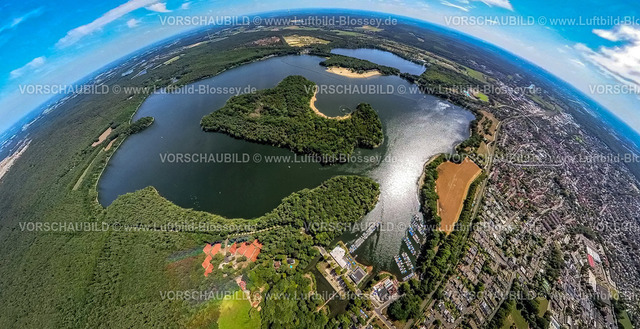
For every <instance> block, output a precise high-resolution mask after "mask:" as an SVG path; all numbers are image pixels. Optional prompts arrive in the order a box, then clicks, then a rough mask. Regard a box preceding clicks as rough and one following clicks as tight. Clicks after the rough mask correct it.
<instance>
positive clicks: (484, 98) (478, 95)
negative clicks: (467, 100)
mask: <svg viewBox="0 0 640 329" xmlns="http://www.w3.org/2000/svg"><path fill="white" fill-rule="evenodd" d="M474 96H476V98H477V99H479V100H481V101H483V102H488V101H489V96H487V95H485V94H483V93H481V92H477V93H475V94H474Z"/></svg>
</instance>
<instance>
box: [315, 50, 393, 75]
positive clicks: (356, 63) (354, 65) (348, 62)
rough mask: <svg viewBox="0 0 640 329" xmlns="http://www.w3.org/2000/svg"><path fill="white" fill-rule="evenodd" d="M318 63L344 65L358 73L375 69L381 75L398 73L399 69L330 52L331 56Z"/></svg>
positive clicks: (327, 65)
mask: <svg viewBox="0 0 640 329" xmlns="http://www.w3.org/2000/svg"><path fill="white" fill-rule="evenodd" d="M320 65H322V66H326V67H332V66H336V67H344V68H347V69H351V70H352V71H354V72H358V73H363V72H366V71H371V70H377V71H378V72H380V74H383V75H398V74H400V70H398V69H396V68H393V67H388V66H384V65H379V64H376V63H373V62H370V61H367V60H364V59H358V58H353V57H349V56H342V55H336V54H331V57H329V59H327V60H324V61H322V62H320Z"/></svg>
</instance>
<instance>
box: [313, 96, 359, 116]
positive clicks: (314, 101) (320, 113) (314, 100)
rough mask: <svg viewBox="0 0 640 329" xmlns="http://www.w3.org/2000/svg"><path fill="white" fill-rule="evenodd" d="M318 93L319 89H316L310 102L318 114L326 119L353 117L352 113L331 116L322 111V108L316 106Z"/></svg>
mask: <svg viewBox="0 0 640 329" xmlns="http://www.w3.org/2000/svg"><path fill="white" fill-rule="evenodd" d="M317 94H318V90H317V89H316V91H315V92H314V93H313V97H311V101H310V102H309V106H310V107H311V109H312V110H313V112H315V113H316V114H317V115H318V116H321V117H323V118H325V119H334V120H344V119H349V118H350V117H351V114H347V115H343V116H338V117H329V116H327V115H326V114H324V113H322V112H320V110H318V108H317V107H316V100H317V98H316V95H317Z"/></svg>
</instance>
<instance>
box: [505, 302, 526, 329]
mask: <svg viewBox="0 0 640 329" xmlns="http://www.w3.org/2000/svg"><path fill="white" fill-rule="evenodd" d="M513 324H515V325H516V328H518V329H528V328H529V324H528V323H527V320H525V319H524V318H523V317H522V314H521V313H520V311H518V310H517V309H516V308H515V307H513V308H512V309H511V313H509V317H507V318H506V319H505V320H504V323H503V324H502V329H509V328H511V326H512V325H513Z"/></svg>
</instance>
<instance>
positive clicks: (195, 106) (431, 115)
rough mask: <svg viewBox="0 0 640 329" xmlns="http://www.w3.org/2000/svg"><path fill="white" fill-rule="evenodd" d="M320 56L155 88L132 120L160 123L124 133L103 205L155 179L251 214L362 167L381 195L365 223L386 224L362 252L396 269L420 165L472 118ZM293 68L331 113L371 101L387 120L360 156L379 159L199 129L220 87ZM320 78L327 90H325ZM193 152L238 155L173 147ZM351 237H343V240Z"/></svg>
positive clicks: (219, 207)
mask: <svg viewBox="0 0 640 329" xmlns="http://www.w3.org/2000/svg"><path fill="white" fill-rule="evenodd" d="M371 51H373V50H371ZM375 52H379V51H378V50H375ZM396 57H397V56H396ZM322 60H323V59H322V58H319V57H314V56H306V55H303V56H286V57H276V58H270V59H267V60H263V61H259V62H255V63H251V64H247V65H244V66H241V67H238V68H234V69H232V70H229V71H226V72H224V73H222V74H220V75H218V76H215V77H213V78H210V79H207V80H203V81H200V82H197V83H194V84H192V85H190V86H187V87H188V88H191V89H196V90H198V88H205V87H206V88H207V90H209V91H214V92H206V93H196V94H189V93H187V92H182V93H180V92H179V93H174V94H154V95H152V96H150V97H149V98H148V99H147V100H146V101H145V102H144V103H143V104H142V105H141V107H140V109H139V110H138V112H137V113H136V114H135V116H134V120H137V119H139V118H141V117H145V116H152V117H154V118H155V122H154V124H153V125H152V126H151V127H149V128H148V129H147V130H145V131H143V132H141V133H139V134H136V135H132V136H130V137H128V138H127V140H126V141H125V142H124V143H123V144H122V145H121V146H120V148H119V149H118V150H117V152H116V153H115V154H114V155H113V157H112V158H111V160H110V161H109V163H108V165H107V167H106V169H105V171H104V173H103V175H102V177H101V178H100V181H99V184H98V192H99V201H100V203H101V204H102V205H104V206H107V205H109V204H111V202H113V200H115V199H116V198H117V197H118V196H119V195H121V194H125V193H128V192H133V191H135V190H138V189H142V188H144V187H147V186H150V185H151V186H154V187H155V188H156V189H157V190H158V191H159V192H160V194H161V195H162V196H164V197H165V198H167V199H169V200H171V201H172V202H174V203H175V204H177V205H179V206H182V207H186V208H194V209H197V210H203V211H208V212H212V213H216V214H220V215H222V216H225V217H230V218H234V217H244V218H253V217H257V216H260V215H262V214H264V213H266V212H268V211H270V210H272V209H273V208H275V207H276V206H277V205H278V204H279V203H280V200H281V199H282V198H284V197H286V196H287V195H289V194H291V193H292V192H295V191H297V190H301V189H304V188H313V187H315V186H318V185H319V184H320V183H322V182H323V181H325V180H327V179H329V178H330V177H333V176H336V175H343V174H357V175H365V176H368V177H371V178H373V179H375V180H376V181H377V182H378V183H380V187H381V196H380V200H379V202H378V204H377V206H376V207H375V209H374V210H373V211H372V212H371V213H370V214H368V215H367V216H366V217H365V219H364V220H363V225H362V227H366V225H367V224H369V223H375V222H377V221H383V222H384V223H385V224H386V223H388V224H389V226H387V227H388V228H389V229H387V230H382V231H381V232H378V233H376V234H374V235H373V236H372V237H371V238H370V239H369V240H368V241H367V243H366V244H365V245H363V246H362V247H361V248H360V249H358V250H357V252H356V254H357V256H358V260H359V261H361V262H363V263H366V264H373V265H374V266H376V267H377V268H382V269H385V270H389V271H393V272H396V271H397V267H396V265H395V264H394V261H393V256H394V255H395V254H397V252H398V251H399V250H400V248H401V246H402V238H403V236H404V235H405V231H404V229H405V228H406V225H407V224H408V223H409V222H410V220H411V218H412V217H413V215H414V214H416V213H417V211H418V209H419V202H418V194H417V193H418V192H417V190H418V187H417V180H418V178H419V176H420V174H421V172H422V168H423V165H424V163H425V162H426V161H428V159H429V158H430V157H431V156H433V155H434V154H437V153H441V152H450V151H452V150H453V148H454V146H455V144H457V143H459V142H460V141H462V140H464V139H465V138H467V137H468V136H469V123H470V122H471V120H473V119H474V116H473V114H472V113H470V112H469V111H466V110H464V109H462V108H459V107H456V106H453V105H451V104H450V103H447V102H445V101H442V100H439V99H437V98H435V97H432V96H427V95H424V94H421V93H419V92H417V90H415V86H412V85H410V84H409V83H407V82H406V81H404V80H402V79H400V78H399V77H396V76H375V77H371V78H366V79H356V78H346V77H343V76H339V75H335V74H333V73H328V72H326V70H325V68H323V67H322V66H320V65H319V63H320V62H321V61H322ZM395 60H396V61H397V63H396V64H397V65H396V66H400V67H402V65H408V64H407V63H405V62H407V61H405V60H403V59H401V58H399V57H397V59H395ZM409 63H410V62H409ZM390 64H394V63H390ZM390 64H389V63H387V64H385V65H388V66H392V65H390ZM410 64H413V63H410ZM414 65H415V64H414ZM289 75H303V76H304V77H306V78H307V79H309V80H311V81H313V82H315V83H316V84H318V86H319V87H320V88H319V92H318V96H317V101H316V106H317V107H318V109H319V110H320V111H322V112H323V113H325V114H327V115H329V116H336V115H343V114H345V113H348V112H351V111H352V110H353V109H355V107H356V106H357V105H358V104H359V103H361V102H367V103H370V104H371V105H372V106H373V108H374V109H375V110H376V111H377V112H378V114H379V116H380V119H381V120H382V124H383V130H384V134H385V139H384V143H383V145H382V146H380V147H379V148H377V149H374V150H363V149H358V150H357V151H356V153H355V154H354V155H355V156H367V157H377V158H378V159H382V161H380V162H379V163H378V162H373V163H372V162H356V163H348V164H342V165H332V166H321V165H320V164H317V163H311V162H304V161H294V160H295V159H297V160H301V159H302V160H304V158H303V157H301V156H295V154H294V153H292V152H290V151H289V150H286V149H281V148H277V147H273V146H269V145H262V144H256V143H250V142H246V141H243V140H239V139H234V138H231V137H229V136H227V135H225V134H222V133H207V132H204V131H202V130H201V128H200V119H201V118H202V117H203V116H204V115H206V114H208V113H210V112H212V111H214V110H216V109H218V108H220V107H222V106H223V105H224V104H225V102H226V101H227V100H228V99H229V98H230V97H231V96H232V95H231V94H229V93H225V92H224V90H219V91H216V89H215V88H224V87H226V88H239V90H241V91H243V92H246V91H249V90H250V89H251V88H255V89H264V88H271V87H274V86H275V85H276V84H278V82H280V81H281V80H282V79H284V78H285V77H287V76H289ZM322 86H329V87H330V88H325V90H324V91H323V87H322ZM402 90H404V92H403V91H402ZM194 153H195V154H207V155H209V154H211V155H215V156H219V157H224V156H226V155H234V156H235V157H236V158H235V160H236V161H235V163H228V162H227V163H225V162H222V163H175V162H173V163H172V162H170V161H168V160H169V159H170V156H168V155H171V154H174V155H175V154H194ZM275 156H280V157H289V159H290V161H287V162H286V163H285V162H283V161H281V162H278V163H275V162H273V161H272V162H271V163H269V161H268V159H269V158H270V157H275ZM256 159H259V161H256ZM163 160H164V161H163ZM247 160H248V161H247ZM354 237H355V235H354V234H345V235H344V238H346V239H353V238H354ZM345 242H347V243H349V242H350V241H348V240H347V241H345Z"/></svg>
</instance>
